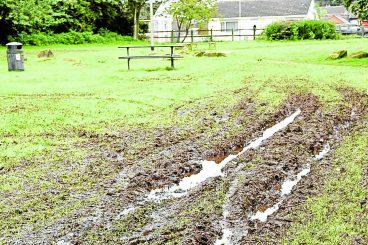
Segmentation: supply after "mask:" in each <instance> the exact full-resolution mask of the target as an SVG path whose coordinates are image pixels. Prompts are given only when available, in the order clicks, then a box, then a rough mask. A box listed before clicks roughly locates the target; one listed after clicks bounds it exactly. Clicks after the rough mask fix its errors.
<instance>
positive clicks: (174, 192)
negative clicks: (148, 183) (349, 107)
mask: <svg viewBox="0 0 368 245" xmlns="http://www.w3.org/2000/svg"><path fill="white" fill-rule="evenodd" d="M300 114H301V110H300V109H298V110H297V111H296V112H294V113H293V114H292V115H290V116H288V117H287V118H285V119H284V120H283V121H281V122H279V123H277V124H276V125H274V126H273V127H271V128H268V129H266V130H265V131H264V132H263V134H262V136H261V137H259V138H257V139H255V140H253V141H252V142H251V143H250V144H248V145H247V146H246V147H244V148H243V150H242V151H240V152H239V153H237V154H235V155H229V156H227V157H226V158H225V159H224V160H222V161H221V162H220V163H219V164H217V163H216V162H215V161H202V162H201V165H202V170H201V172H199V173H198V174H194V175H191V176H189V177H185V178H184V179H182V181H181V182H180V183H179V184H178V185H174V186H172V187H170V188H163V189H156V190H152V191H151V192H150V194H149V195H148V196H147V200H156V201H160V200H163V199H166V198H169V197H174V198H175V197H182V196H185V195H186V194H187V193H188V190H190V189H192V188H194V187H196V186H198V185H199V184H201V183H203V182H204V181H206V180H207V179H209V178H213V177H218V176H223V173H222V169H223V168H224V167H225V166H226V165H227V164H228V163H229V162H231V161H233V160H234V159H236V158H237V157H238V156H240V155H242V154H244V153H245V152H247V151H249V150H250V149H257V148H258V147H259V146H261V144H262V143H263V142H264V141H265V140H267V139H269V138H271V137H272V136H273V135H274V134H275V133H277V132H279V131H281V130H282V129H284V128H286V127H287V126H288V125H289V124H290V123H292V122H294V120H295V118H296V117H297V116H299V115H300Z"/></svg>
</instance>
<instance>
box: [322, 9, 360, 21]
mask: <svg viewBox="0 0 368 245" xmlns="http://www.w3.org/2000/svg"><path fill="white" fill-rule="evenodd" d="M321 10H322V11H323V12H325V13H326V15H325V16H323V19H325V20H329V21H332V22H333V23H335V24H337V25H340V24H346V23H352V24H359V19H358V17H357V16H355V15H354V14H352V13H351V12H349V11H348V10H347V9H346V8H345V7H344V6H325V7H321Z"/></svg>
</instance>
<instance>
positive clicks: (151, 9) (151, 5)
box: [149, 0, 155, 51]
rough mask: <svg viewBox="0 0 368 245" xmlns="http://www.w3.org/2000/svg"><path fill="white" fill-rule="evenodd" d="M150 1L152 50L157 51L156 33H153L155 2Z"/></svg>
mask: <svg viewBox="0 0 368 245" xmlns="http://www.w3.org/2000/svg"><path fill="white" fill-rule="evenodd" d="M149 1H150V16H151V50H152V51H153V50H155V40H154V36H153V35H154V33H153V1H154V0H149Z"/></svg>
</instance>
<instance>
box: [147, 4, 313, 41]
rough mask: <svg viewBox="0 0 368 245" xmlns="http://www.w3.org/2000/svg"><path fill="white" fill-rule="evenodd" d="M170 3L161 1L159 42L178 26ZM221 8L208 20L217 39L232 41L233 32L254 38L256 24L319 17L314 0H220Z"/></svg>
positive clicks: (156, 21)
mask: <svg viewBox="0 0 368 245" xmlns="http://www.w3.org/2000/svg"><path fill="white" fill-rule="evenodd" d="M171 2H172V1H168V2H166V3H164V4H162V5H161V7H160V8H159V10H158V11H157V12H156V15H155V18H154V31H156V32H157V31H166V33H160V34H159V36H161V37H164V38H161V40H159V41H165V40H166V41H169V37H170V33H168V31H171V30H173V29H174V30H175V29H176V28H175V23H174V21H173V18H172V16H170V15H169V14H167V12H166V9H167V8H168V7H169V6H170V4H171ZM218 7H219V9H218V12H219V17H217V18H213V19H212V20H211V21H210V22H209V23H208V29H209V30H211V29H212V30H213V34H214V36H216V35H219V36H221V37H217V38H214V39H215V40H216V39H217V40H231V39H232V36H231V35H232V34H233V33H234V35H235V36H236V39H237V40H246V39H252V37H251V35H252V34H253V27H254V26H256V28H257V29H263V28H265V27H266V26H267V25H269V24H271V23H272V22H275V21H283V20H288V21H294V20H303V19H311V20H313V19H317V18H318V15H317V11H316V8H315V1H314V0H219V3H218ZM195 31H197V30H196V29H195ZM260 32H262V30H258V31H257V33H260ZM245 35H249V36H248V37H247V36H245ZM165 37H166V38H165Z"/></svg>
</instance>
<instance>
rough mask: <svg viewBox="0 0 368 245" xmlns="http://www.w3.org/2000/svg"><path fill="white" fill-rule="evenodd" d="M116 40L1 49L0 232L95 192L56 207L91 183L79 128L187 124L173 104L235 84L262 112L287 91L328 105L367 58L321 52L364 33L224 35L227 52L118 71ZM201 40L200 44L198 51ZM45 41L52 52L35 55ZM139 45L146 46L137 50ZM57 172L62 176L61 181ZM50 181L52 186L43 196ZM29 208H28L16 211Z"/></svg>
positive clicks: (60, 211)
mask: <svg viewBox="0 0 368 245" xmlns="http://www.w3.org/2000/svg"><path fill="white" fill-rule="evenodd" d="M117 46H118V45H92V46H91V45H80V46H79V45H76V46H54V47H24V49H25V55H26V58H27V61H26V63H25V67H26V71H25V72H8V71H7V64H6V55H5V53H6V50H5V48H4V47H0V54H1V55H0V110H1V120H0V171H1V172H0V173H1V175H0V200H1V201H0V210H2V211H0V230H1V231H0V237H1V236H2V235H12V234H14V232H15V231H16V230H17V229H18V228H19V227H21V226H20V225H19V224H23V225H24V224H28V223H35V222H36V221H37V220H40V219H41V220H46V221H48V220H53V219H56V218H58V217H61V216H63V215H64V214H65V213H67V212H68V210H71V209H75V208H78V207H79V206H82V205H86V203H88V202H93V201H95V198H98V193H96V196H93V197H91V198H90V199H86V200H81V201H80V202H78V203H73V204H72V205H69V206H68V207H67V208H65V207H64V208H61V207H62V206H63V205H64V204H65V202H66V201H65V196H68V195H69V194H71V193H72V194H75V193H82V192H84V191H88V190H89V189H91V188H92V187H93V186H94V185H95V184H96V183H97V182H98V181H99V179H98V178H94V177H92V176H88V175H87V176H86V175H81V174H80V168H82V167H83V164H82V163H81V162H83V159H84V158H85V157H86V156H87V155H88V152H87V149H86V148H85V147H78V146H80V145H83V143H85V142H86V139H85V137H82V135H93V134H103V133H104V132H109V133H111V132H114V131H121V130H124V129H127V130H128V129H130V128H147V129H148V128H154V127H165V126H171V125H175V124H177V123H178V124H182V125H187V127H189V128H190V127H193V128H194V127H195V122H192V121H185V120H184V119H178V118H176V117H175V115H176V114H175V108H178V107H179V106H185V105H186V104H188V103H197V104H204V105H205V104H206V103H207V104H211V105H213V106H218V107H219V108H221V107H222V106H223V105H231V104H235V103H236V101H238V100H239V98H240V97H236V96H233V91H236V90H237V89H241V88H247V90H249V92H250V93H251V94H252V96H253V97H254V99H256V100H258V101H264V102H267V103H268V104H269V107H268V109H267V111H265V113H267V112H272V111H273V110H274V109H275V108H276V106H278V105H279V104H280V103H281V102H282V100H283V99H285V98H286V97H287V96H288V95H290V94H292V93H295V92H300V91H304V92H313V93H315V94H316V95H318V96H319V97H320V98H321V100H322V101H323V102H324V103H325V105H326V108H327V107H330V106H331V107H332V106H333V103H331V102H333V101H336V100H339V98H340V94H339V93H338V92H337V90H336V89H337V88H339V87H352V88H355V89H358V90H361V91H368V59H360V60H357V59H351V58H345V59H343V60H337V61H333V60H328V59H326V58H327V57H328V56H329V54H330V53H332V52H335V51H338V50H342V49H347V50H348V51H349V53H352V52H356V51H361V50H365V51H368V40H367V39H348V40H338V41H303V42H262V41H257V42H223V43H218V44H217V50H218V51H223V52H226V53H227V57H224V58H205V57H201V58H200V57H194V56H193V55H192V54H184V56H185V58H184V59H182V60H178V61H177V62H176V69H175V70H168V69H166V67H167V66H169V61H165V60H133V61H132V70H131V71H127V65H126V61H122V60H118V56H119V55H122V54H125V53H124V52H125V50H119V49H117ZM207 48H208V45H207V44H205V43H203V44H200V47H199V49H200V50H205V49H207ZM44 49H51V50H52V51H53V52H54V54H55V58H53V59H50V60H45V59H38V58H37V54H38V53H39V51H41V50H44ZM144 52H147V53H149V52H150V51H149V50H139V51H137V52H136V53H141V54H143V53H144ZM155 52H157V53H164V52H165V50H162V49H160V50H156V51H155ZM166 52H167V51H166ZM203 107H204V108H205V106H203ZM77 163H78V164H77ZM73 164H75V165H73ZM100 168H101V169H104V168H106V166H104V165H103V164H102V165H101V166H100ZM101 171H102V170H101ZM113 177H114V176H112V175H109V173H106V175H105V176H102V177H100V178H107V179H108V178H113ZM57 178H62V179H63V183H66V184H65V185H64V186H60V183H59V182H58V181H56V180H55V179H57ZM65 186H66V187H65ZM50 188H56V189H58V191H59V192H58V193H57V194H54V195H52V196H50V195H49V194H45V193H47V190H49V189H50ZM45 195H46V197H47V198H45ZM45 199H46V200H45ZM29 209H34V210H35V211H34V212H27V213H26V214H23V215H22V212H23V211H24V210H29ZM17 224H18V225H17ZM326 225H328V224H326ZM0 243H1V240H0Z"/></svg>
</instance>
